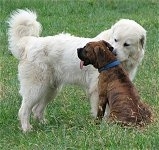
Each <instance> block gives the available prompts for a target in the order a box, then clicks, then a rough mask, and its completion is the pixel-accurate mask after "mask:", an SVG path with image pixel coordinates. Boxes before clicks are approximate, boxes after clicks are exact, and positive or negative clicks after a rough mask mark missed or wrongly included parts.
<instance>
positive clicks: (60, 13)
mask: <svg viewBox="0 0 159 150" xmlns="http://www.w3.org/2000/svg"><path fill="white" fill-rule="evenodd" d="M17 8H21V9H24V8H29V9H32V10H35V11H36V12H37V14H38V20H39V21H40V22H41V24H42V25H43V32H42V36H47V35H55V34H57V33H60V32H62V31H65V32H69V33H71V34H73V35H77V36H83V37H94V36H96V35H97V34H98V33H100V32H101V31H103V30H104V29H106V28H110V26H111V25H112V24H114V23H115V22H116V21H117V20H119V19H120V18H129V19H134V20H135V21H137V22H138V23H140V24H141V25H142V26H143V27H144V28H145V29H146V30H147V45H146V52H145V57H144V60H143V63H142V64H141V66H140V68H139V71H138V73H137V76H136V79H135V81H134V83H135V85H136V87H137V89H138V90H139V92H140V95H141V97H142V99H143V101H145V102H147V103H148V104H149V105H150V106H151V107H152V109H153V112H154V116H155V121H154V123H152V124H150V125H149V126H147V127H146V128H144V129H133V128H122V127H120V126H118V125H110V124H107V123H106V122H102V123H101V124H100V125H95V123H94V120H93V118H92V117H91V116H90V105H89V102H88V99H87V97H86V95H85V92H84V91H83V90H82V89H81V88H80V87H77V86H71V85H69V86H66V87H65V88H64V89H63V90H62V92H61V93H60V94H59V95H58V97H57V98H56V100H55V101H53V102H52V103H50V105H49V106H48V108H47V116H46V117H47V119H48V120H49V122H48V124H46V125H41V124H38V123H37V122H34V121H33V120H32V121H31V122H32V124H33V127H34V130H33V132H31V133H27V134H23V133H22V132H21V130H20V129H19V127H20V125H19V121H18V118H17V113H18V109H19V107H20V104H21V97H20V95H19V93H18V91H19V82H18V78H17V66H18V60H16V59H15V58H14V57H13V56H12V55H11V54H10V52H9V51H8V42H7V23H6V20H7V18H8V17H9V14H10V13H11V12H12V11H13V10H15V9H17ZM0 69H1V70H0V149H2V150H27V149H28V150H33V149H35V150H36V149H37V150H41V149H46V150H49V149H51V150H66V149H68V150H76V149H77V150H105V149H110V150H114V149H117V150H129V149H130V150H132V149H143V150H145V149H158V148H159V121H158V120H159V1H158V0H136V1H134V0H83V1H82V0H70V1H68V0H0Z"/></svg>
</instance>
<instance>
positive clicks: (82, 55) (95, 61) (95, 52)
mask: <svg viewBox="0 0 159 150" xmlns="http://www.w3.org/2000/svg"><path fill="white" fill-rule="evenodd" d="M112 51H113V47H112V46H111V45H110V44H109V43H108V42H106V41H103V40H102V41H98V42H89V43H87V44H86V46H84V47H83V48H78V49H77V53H78V57H79V59H80V60H81V64H80V68H81V69H82V67H83V65H84V66H87V65H89V64H92V65H93V66H94V67H95V68H97V69H99V68H101V67H103V66H104V65H105V64H107V63H109V62H111V61H114V60H115V59H116V57H115V54H113V53H112Z"/></svg>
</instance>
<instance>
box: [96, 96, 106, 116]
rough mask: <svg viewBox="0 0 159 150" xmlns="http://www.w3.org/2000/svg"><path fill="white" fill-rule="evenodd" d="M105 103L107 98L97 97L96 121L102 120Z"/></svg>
mask: <svg viewBox="0 0 159 150" xmlns="http://www.w3.org/2000/svg"><path fill="white" fill-rule="evenodd" d="M107 103H108V100H107V98H105V97H99V103H98V112H97V119H102V118H103V116H104V113H105V109H106V104H107Z"/></svg>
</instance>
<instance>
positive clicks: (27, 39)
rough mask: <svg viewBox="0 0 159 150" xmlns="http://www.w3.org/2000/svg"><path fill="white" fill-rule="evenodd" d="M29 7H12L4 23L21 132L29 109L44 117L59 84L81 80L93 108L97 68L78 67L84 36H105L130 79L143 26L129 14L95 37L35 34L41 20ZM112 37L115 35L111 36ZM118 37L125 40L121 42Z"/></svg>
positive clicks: (140, 47)
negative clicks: (17, 94)
mask: <svg viewBox="0 0 159 150" xmlns="http://www.w3.org/2000/svg"><path fill="white" fill-rule="evenodd" d="M36 19H37V16H36V13H35V12H32V11H30V10H17V11H15V12H13V14H12V15H11V17H10V19H9V21H8V23H9V33H8V34H9V49H10V51H11V52H12V54H13V55H14V56H15V57H16V58H17V59H19V61H20V63H19V66H18V73H19V74H18V76H19V81H20V94H21V95H22V98H23V100H22V104H21V107H20V110H19V119H20V121H21V126H22V129H23V131H24V132H26V131H29V130H30V129H31V125H30V123H29V118H30V114H31V111H32V112H33V114H34V117H35V118H36V119H39V120H40V121H42V122H43V121H45V118H44V109H45V107H46V105H47V104H48V102H49V101H51V100H52V99H53V98H54V97H55V96H56V94H57V92H59V90H60V89H61V87H62V86H63V85H64V84H77V85H82V87H84V88H85V89H86V90H87V92H88V95H89V98H90V103H91V112H92V114H93V116H96V114H97V104H98V88H97V83H98V71H97V70H96V69H94V67H92V66H91V65H90V66H86V67H84V68H83V69H82V70H80V67H79V64H80V60H79V59H78V57H77V48H80V47H83V46H84V45H85V44H86V43H87V42H90V41H97V40H106V41H108V42H110V43H111V44H112V45H113V46H114V48H115V51H116V52H117V54H118V55H117V57H118V58H119V59H120V60H121V61H122V62H123V65H124V67H125V69H126V70H127V71H128V72H129V76H130V78H131V80H132V79H133V78H134V76H135V72H136V69H137V67H138V65H139V63H140V62H141V60H142V58H143V56H144V45H145V39H146V31H145V30H144V28H143V27H141V26H140V25H139V24H137V23H136V22H135V21H133V20H128V19H122V20H120V21H118V22H117V23H116V24H115V25H113V26H112V27H111V29H109V30H105V31H103V32H102V33H100V34H99V35H98V36H96V37H95V38H83V37H76V36H72V35H70V34H65V33H62V34H59V35H55V36H48V37H39V34H40V32H41V25H40V23H39V22H37V20H36ZM114 39H116V40H117V41H116V42H115V41H114ZM124 43H127V44H129V46H123V45H124Z"/></svg>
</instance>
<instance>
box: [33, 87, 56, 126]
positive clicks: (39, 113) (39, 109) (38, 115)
mask: <svg viewBox="0 0 159 150" xmlns="http://www.w3.org/2000/svg"><path fill="white" fill-rule="evenodd" d="M58 92H59V88H49V89H48V90H47V92H46V96H45V97H44V98H43V99H42V100H41V101H40V102H39V103H37V104H36V105H35V106H34V107H33V109H32V112H33V114H34V119H37V120H39V121H40V122H41V123H44V124H45V123H47V119H45V117H44V112H45V108H46V106H47V104H48V103H49V102H50V101H51V100H53V99H54V98H55V97H56V95H57V93H58Z"/></svg>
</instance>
